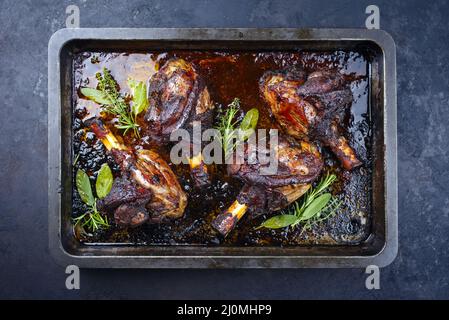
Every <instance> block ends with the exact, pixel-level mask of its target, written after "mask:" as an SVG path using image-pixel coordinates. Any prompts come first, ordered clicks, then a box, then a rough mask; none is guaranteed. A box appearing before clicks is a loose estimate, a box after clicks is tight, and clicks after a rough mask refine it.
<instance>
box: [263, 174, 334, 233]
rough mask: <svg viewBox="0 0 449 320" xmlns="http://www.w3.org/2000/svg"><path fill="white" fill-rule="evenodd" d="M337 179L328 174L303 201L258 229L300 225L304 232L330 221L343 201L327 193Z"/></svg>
mask: <svg viewBox="0 0 449 320" xmlns="http://www.w3.org/2000/svg"><path fill="white" fill-rule="evenodd" d="M336 179H337V177H336V176H335V175H334V174H329V173H328V174H326V176H325V177H324V178H323V179H321V181H320V182H319V183H318V185H317V186H316V187H315V188H314V189H312V190H310V191H308V192H307V193H306V195H305V197H304V198H303V199H301V200H299V201H296V202H294V203H293V204H292V205H291V206H290V208H289V209H287V210H285V211H284V213H283V214H281V215H277V216H274V217H271V218H270V219H268V220H266V221H264V222H263V223H262V224H261V225H260V226H258V227H257V228H256V229H260V228H267V229H278V228H284V227H289V226H291V227H294V226H296V225H298V224H300V225H302V231H305V230H308V229H310V228H311V227H312V226H313V225H315V224H317V223H319V222H322V221H325V220H327V219H329V218H330V217H331V216H333V215H334V214H335V212H336V210H337V209H338V208H339V207H340V205H341V201H339V200H338V199H336V198H333V197H332V195H331V194H330V193H328V192H325V191H326V189H327V188H328V187H329V186H330V185H332V183H334V181H335V180H336Z"/></svg>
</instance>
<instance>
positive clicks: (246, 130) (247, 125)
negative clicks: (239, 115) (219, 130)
mask: <svg viewBox="0 0 449 320" xmlns="http://www.w3.org/2000/svg"><path fill="white" fill-rule="evenodd" d="M258 120H259V110H257V109H256V108H252V109H251V110H249V111H248V112H247V113H246V114H245V117H244V118H243V120H242V122H241V123H240V126H239V129H240V130H241V131H240V135H239V139H240V141H246V140H247V139H248V138H249V137H250V136H251V135H252V134H253V133H254V130H255V129H256V126H257V121H258Z"/></svg>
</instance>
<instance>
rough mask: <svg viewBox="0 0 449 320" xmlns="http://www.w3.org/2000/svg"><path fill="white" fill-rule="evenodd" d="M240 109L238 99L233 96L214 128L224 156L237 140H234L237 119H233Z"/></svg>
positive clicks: (230, 151)
mask: <svg viewBox="0 0 449 320" xmlns="http://www.w3.org/2000/svg"><path fill="white" fill-rule="evenodd" d="M239 110H240V100H239V98H235V99H234V100H233V101H232V102H231V103H230V104H229V105H228V108H227V109H226V112H225V113H224V114H223V115H222V116H221V117H220V121H219V123H218V126H217V127H216V129H217V130H218V131H219V132H220V135H221V137H220V138H219V139H220V142H221V145H222V147H223V150H224V153H225V158H227V157H228V156H229V154H230V153H232V150H234V148H235V146H236V144H237V142H236V140H235V136H236V134H235V131H236V126H237V124H238V120H234V118H235V116H236V115H237V113H238V111H239Z"/></svg>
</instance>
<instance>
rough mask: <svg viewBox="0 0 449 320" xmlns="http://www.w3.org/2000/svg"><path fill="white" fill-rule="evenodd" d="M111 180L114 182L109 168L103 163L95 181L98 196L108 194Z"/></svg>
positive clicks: (101, 196)
mask: <svg viewBox="0 0 449 320" xmlns="http://www.w3.org/2000/svg"><path fill="white" fill-rule="evenodd" d="M112 182H114V178H113V176H112V171H111V168H109V166H108V165H107V164H106V163H104V164H103V165H102V166H101V168H100V171H99V172H98V176H97V181H96V182H95V190H96V191H97V196H98V198H100V199H103V198H104V197H106V196H107V195H108V193H109V191H111V188H112Z"/></svg>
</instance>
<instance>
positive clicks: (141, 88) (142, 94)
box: [128, 79, 148, 117]
mask: <svg viewBox="0 0 449 320" xmlns="http://www.w3.org/2000/svg"><path fill="white" fill-rule="evenodd" d="M128 85H129V87H130V88H131V93H132V96H133V100H132V102H133V104H132V107H131V112H132V114H133V115H134V117H136V116H137V115H138V114H139V113H141V112H142V111H144V110H146V109H147V108H148V98H147V86H146V84H145V83H144V82H141V81H135V80H133V79H129V80H128Z"/></svg>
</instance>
